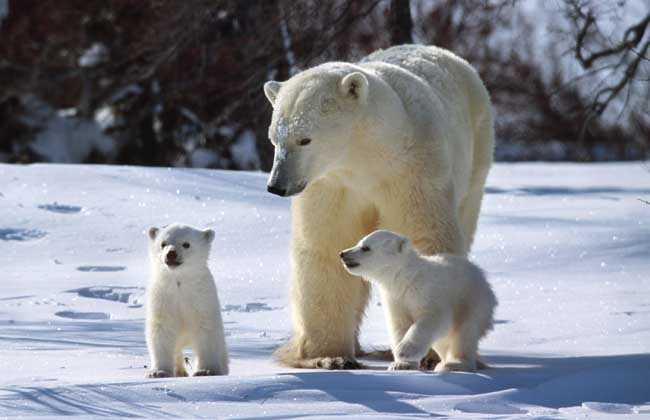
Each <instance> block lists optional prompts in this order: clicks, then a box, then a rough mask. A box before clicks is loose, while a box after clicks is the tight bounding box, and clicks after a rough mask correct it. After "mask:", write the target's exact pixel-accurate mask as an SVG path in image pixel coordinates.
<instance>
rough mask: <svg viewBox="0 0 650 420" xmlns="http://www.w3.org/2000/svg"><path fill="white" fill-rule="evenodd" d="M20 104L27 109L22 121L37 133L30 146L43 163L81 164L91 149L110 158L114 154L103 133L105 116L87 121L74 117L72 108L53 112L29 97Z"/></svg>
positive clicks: (111, 143) (110, 140) (32, 97)
mask: <svg viewBox="0 0 650 420" xmlns="http://www.w3.org/2000/svg"><path fill="white" fill-rule="evenodd" d="M21 101H22V102H23V105H24V106H25V107H26V108H27V109H28V110H29V111H28V112H27V115H28V117H25V118H24V122H25V123H27V124H28V125H30V126H33V127H36V128H37V129H38V130H39V131H38V132H37V134H36V136H35V138H34V141H33V142H32V143H31V144H30V146H29V147H30V148H31V149H32V150H33V151H34V153H36V154H38V155H39V156H41V158H42V159H44V160H45V161H48V162H60V163H74V162H83V161H84V160H85V159H86V158H87V157H88V156H89V155H90V153H91V152H92V151H93V150H97V151H99V152H101V153H102V154H103V155H105V156H109V157H110V156H112V155H113V154H114V153H115V141H114V140H113V139H112V138H111V137H109V136H106V135H104V134H103V133H102V128H103V124H105V123H106V121H105V119H106V115H104V120H102V121H100V119H99V116H96V119H97V121H90V120H86V119H83V118H77V117H75V116H74V115H76V110H74V109H67V110H63V111H56V110H54V109H52V108H51V107H50V106H49V105H47V104H46V103H45V102H43V101H42V100H40V99H38V98H36V97H34V96H31V95H30V96H25V97H23V98H21ZM98 124H102V125H98Z"/></svg>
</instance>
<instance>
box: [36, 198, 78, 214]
mask: <svg viewBox="0 0 650 420" xmlns="http://www.w3.org/2000/svg"><path fill="white" fill-rule="evenodd" d="M37 207H38V208H39V209H41V210H46V211H50V212H52V213H61V214H73V213H79V212H80V211H81V210H83V208H82V207H79V206H68V205H65V204H59V203H57V202H56V201H55V202H54V203H52V204H40V205H38V206H37Z"/></svg>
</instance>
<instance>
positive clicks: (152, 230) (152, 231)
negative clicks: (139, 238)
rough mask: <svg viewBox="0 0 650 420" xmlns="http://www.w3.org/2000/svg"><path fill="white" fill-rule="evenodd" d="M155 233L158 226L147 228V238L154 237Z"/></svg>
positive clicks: (152, 238) (156, 233)
mask: <svg viewBox="0 0 650 420" xmlns="http://www.w3.org/2000/svg"><path fill="white" fill-rule="evenodd" d="M156 235H158V228H157V227H152V228H149V239H151V240H154V239H156Z"/></svg>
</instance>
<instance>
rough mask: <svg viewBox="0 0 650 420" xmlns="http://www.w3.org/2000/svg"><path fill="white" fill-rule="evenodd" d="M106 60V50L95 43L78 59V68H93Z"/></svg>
mask: <svg viewBox="0 0 650 420" xmlns="http://www.w3.org/2000/svg"><path fill="white" fill-rule="evenodd" d="M107 59H108V49H107V48H106V46H105V45H104V44H102V43H100V42H95V43H94V44H93V45H92V46H91V47H90V48H88V49H87V50H86V51H84V52H83V54H82V55H81V57H79V67H95V66H97V65H99V64H101V63H103V62H105V61H106V60H107Z"/></svg>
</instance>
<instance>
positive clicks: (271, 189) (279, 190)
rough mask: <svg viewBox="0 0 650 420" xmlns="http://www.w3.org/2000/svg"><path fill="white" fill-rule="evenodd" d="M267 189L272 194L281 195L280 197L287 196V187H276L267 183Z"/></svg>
mask: <svg viewBox="0 0 650 420" xmlns="http://www.w3.org/2000/svg"><path fill="white" fill-rule="evenodd" d="M266 190H267V191H268V192H270V193H271V194H275V195H279V196H280V197H286V196H287V190H286V188H279V187H275V186H273V185H267V187H266Z"/></svg>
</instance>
